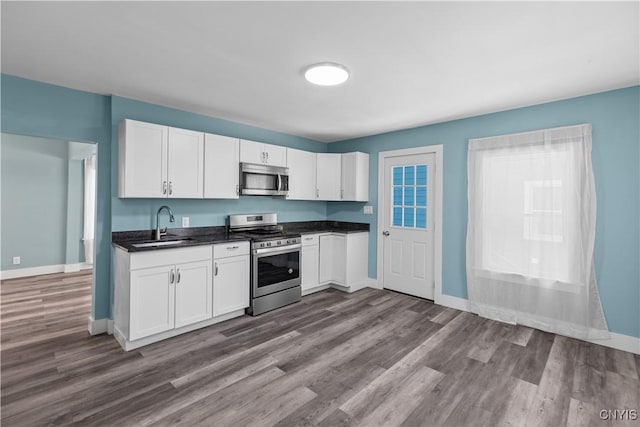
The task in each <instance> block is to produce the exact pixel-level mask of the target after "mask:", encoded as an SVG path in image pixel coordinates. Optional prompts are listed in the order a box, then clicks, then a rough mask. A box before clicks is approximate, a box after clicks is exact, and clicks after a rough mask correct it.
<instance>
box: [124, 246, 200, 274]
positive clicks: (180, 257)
mask: <svg viewBox="0 0 640 427" xmlns="http://www.w3.org/2000/svg"><path fill="white" fill-rule="evenodd" d="M130 256H131V258H130V263H131V265H130V267H129V268H130V269H131V270H138V269H140V268H149V267H157V266H160V265H173V264H181V263H185V262H195V261H206V260H211V245H206V246H194V247H190V248H179V249H159V250H152V251H145V252H135V253H132V254H131V255H130Z"/></svg>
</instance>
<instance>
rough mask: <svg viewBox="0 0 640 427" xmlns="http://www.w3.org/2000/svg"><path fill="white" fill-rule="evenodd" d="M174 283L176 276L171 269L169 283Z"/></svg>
mask: <svg viewBox="0 0 640 427" xmlns="http://www.w3.org/2000/svg"><path fill="white" fill-rule="evenodd" d="M175 281H176V275H175V273H174V272H173V268H172V269H171V276H169V283H175Z"/></svg>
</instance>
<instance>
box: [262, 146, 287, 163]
mask: <svg viewBox="0 0 640 427" xmlns="http://www.w3.org/2000/svg"><path fill="white" fill-rule="evenodd" d="M262 150H263V151H264V153H265V163H266V164H268V165H270V166H280V167H283V168H285V167H287V148H286V147H281V146H279V145H271V144H263V145H262Z"/></svg>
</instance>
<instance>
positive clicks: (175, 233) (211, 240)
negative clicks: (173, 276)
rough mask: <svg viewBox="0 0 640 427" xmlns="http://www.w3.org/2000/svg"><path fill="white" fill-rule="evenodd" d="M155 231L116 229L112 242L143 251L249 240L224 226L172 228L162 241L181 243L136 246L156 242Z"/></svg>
mask: <svg viewBox="0 0 640 427" xmlns="http://www.w3.org/2000/svg"><path fill="white" fill-rule="evenodd" d="M154 232H155V230H138V231H115V232H113V233H111V244H112V245H113V246H116V247H118V248H120V249H124V250H125V251H127V252H142V251H155V250H162V249H177V248H185V247H190V246H200V245H214V244H216V243H225V242H232V241H236V242H237V241H243V240H244V241H246V240H247V238H246V237H239V236H234V235H233V234H231V235H230V234H229V233H227V230H226V227H224V226H222V227H189V228H170V229H169V230H168V232H167V235H166V236H165V237H163V238H162V240H161V242H163V241H175V240H181V242H180V243H179V244H175V245H164V246H146V247H136V246H134V245H136V244H140V243H153V242H155V240H154V236H153V234H154Z"/></svg>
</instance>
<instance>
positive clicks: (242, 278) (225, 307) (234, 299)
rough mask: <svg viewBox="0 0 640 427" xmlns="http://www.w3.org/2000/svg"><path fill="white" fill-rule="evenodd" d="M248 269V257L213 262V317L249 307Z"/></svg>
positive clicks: (242, 256)
mask: <svg viewBox="0 0 640 427" xmlns="http://www.w3.org/2000/svg"><path fill="white" fill-rule="evenodd" d="M250 269H251V268H250V264H249V255H241V256H235V257H229V258H221V259H215V260H214V265H213V315H214V316H220V315H222V314H227V313H231V312H232V311H236V310H242V309H243V308H246V307H249V286H250V283H249V271H250Z"/></svg>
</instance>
